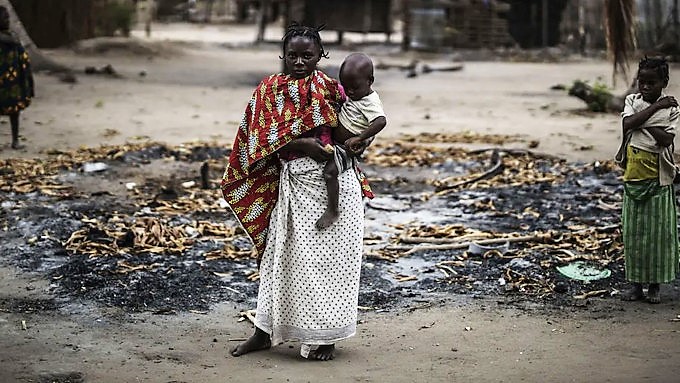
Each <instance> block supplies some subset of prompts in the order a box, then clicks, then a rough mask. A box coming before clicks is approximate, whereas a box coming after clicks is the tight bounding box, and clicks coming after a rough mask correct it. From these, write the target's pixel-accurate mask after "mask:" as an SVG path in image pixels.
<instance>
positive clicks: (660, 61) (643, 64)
mask: <svg viewBox="0 0 680 383" xmlns="http://www.w3.org/2000/svg"><path fill="white" fill-rule="evenodd" d="M642 69H651V70H654V71H656V73H657V74H658V75H659V77H660V78H661V79H662V80H664V81H667V80H668V79H669V71H668V61H666V58H665V57H647V56H646V55H645V57H643V58H642V59H641V60H640V64H639V65H638V72H639V71H641V70H642Z"/></svg>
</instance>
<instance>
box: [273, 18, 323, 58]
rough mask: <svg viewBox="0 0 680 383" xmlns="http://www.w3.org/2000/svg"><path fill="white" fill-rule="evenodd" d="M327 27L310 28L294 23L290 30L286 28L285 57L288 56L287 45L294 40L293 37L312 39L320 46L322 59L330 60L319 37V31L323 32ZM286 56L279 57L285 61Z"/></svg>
mask: <svg viewBox="0 0 680 383" xmlns="http://www.w3.org/2000/svg"><path fill="white" fill-rule="evenodd" d="M324 27H325V25H320V26H318V27H308V26H306V25H302V24H300V23H298V22H295V21H293V22H292V23H291V24H290V25H289V26H288V28H286V34H284V35H283V54H284V56H285V54H286V44H288V42H289V41H290V39H292V38H293V37H298V36H301V37H308V38H310V39H312V41H314V42H315V43H316V44H317V45H318V46H319V52H320V53H321V57H323V58H328V53H327V52H326V51H324V49H323V43H322V42H321V35H319V31H321V30H323V28H324ZM284 56H279V58H280V59H283V58H284Z"/></svg>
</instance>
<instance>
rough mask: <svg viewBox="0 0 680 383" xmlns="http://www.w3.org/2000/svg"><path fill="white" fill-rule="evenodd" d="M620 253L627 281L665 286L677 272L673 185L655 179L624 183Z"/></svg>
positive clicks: (676, 237)
mask: <svg viewBox="0 0 680 383" xmlns="http://www.w3.org/2000/svg"><path fill="white" fill-rule="evenodd" d="M621 223H622V225H623V253H624V256H625V259H626V279H628V280H629V281H631V282H638V283H668V282H671V281H673V280H674V279H675V278H676V275H677V273H678V268H679V267H678V262H679V261H680V259H679V256H678V229H677V217H676V207H675V192H674V190H673V185H667V186H659V181H658V180H650V181H638V182H626V183H624V194H623V214H622V217H621Z"/></svg>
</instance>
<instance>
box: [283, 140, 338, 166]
mask: <svg viewBox="0 0 680 383" xmlns="http://www.w3.org/2000/svg"><path fill="white" fill-rule="evenodd" d="M281 150H282V151H290V152H300V153H304V154H305V155H306V156H307V157H310V158H311V159H313V160H314V161H316V162H324V161H328V160H330V159H331V157H332V156H333V154H331V153H329V152H327V151H326V150H325V149H324V147H323V145H322V144H321V141H320V140H319V139H317V138H314V137H302V138H296V139H294V140H292V141H291V142H289V143H287V144H286V145H285V146H284V147H283V148H281Z"/></svg>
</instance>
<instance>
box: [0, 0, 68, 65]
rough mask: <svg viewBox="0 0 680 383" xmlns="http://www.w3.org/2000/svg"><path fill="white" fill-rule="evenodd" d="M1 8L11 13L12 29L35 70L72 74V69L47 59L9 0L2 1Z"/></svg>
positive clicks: (0, 2) (0, 0)
mask: <svg viewBox="0 0 680 383" xmlns="http://www.w3.org/2000/svg"><path fill="white" fill-rule="evenodd" d="M0 6H3V7H5V8H7V11H8V12H9V19H10V29H11V30H12V32H13V33H14V34H15V35H16V36H17V37H18V38H19V41H21V44H22V45H23V46H24V48H25V49H26V51H27V52H28V55H29V56H30V57H31V66H32V68H33V70H35V71H41V70H45V71H49V72H53V73H66V74H72V71H71V69H70V68H68V67H67V66H65V65H62V64H60V63H58V62H56V61H54V60H53V59H51V58H50V57H47V56H46V55H45V54H44V53H42V52H41V51H40V49H38V47H37V46H36V45H35V43H34V42H33V40H32V39H31V36H29V35H28V32H26V28H24V25H23V24H22V23H21V20H20V19H19V17H18V16H17V14H16V12H15V11H14V7H12V3H10V2H9V0H0Z"/></svg>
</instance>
